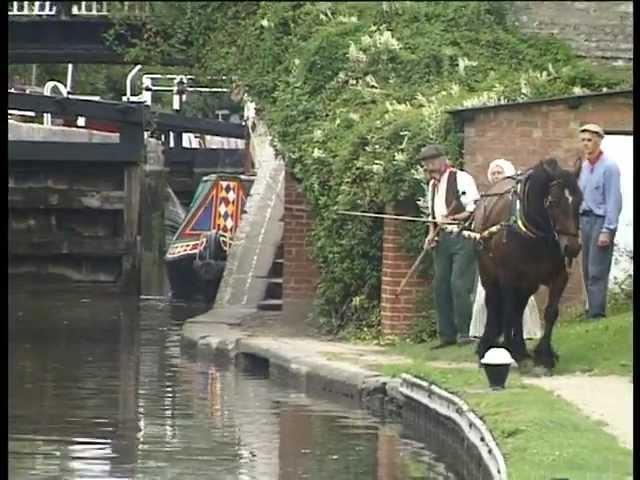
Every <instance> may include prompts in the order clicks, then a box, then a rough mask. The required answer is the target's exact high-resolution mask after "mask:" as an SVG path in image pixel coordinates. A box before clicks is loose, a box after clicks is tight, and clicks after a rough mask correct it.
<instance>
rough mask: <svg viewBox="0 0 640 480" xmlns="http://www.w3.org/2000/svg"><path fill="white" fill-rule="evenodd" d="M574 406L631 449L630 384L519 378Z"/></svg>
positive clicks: (586, 378)
mask: <svg viewBox="0 0 640 480" xmlns="http://www.w3.org/2000/svg"><path fill="white" fill-rule="evenodd" d="M522 380H523V381H524V382H526V383H529V384H531V385H538V386H540V387H542V388H546V389H547V390H550V391H552V392H554V393H555V394H556V395H558V396H560V397H562V398H564V399H565V400H568V401H569V402H571V403H573V404H574V405H576V406H577V407H578V408H579V409H580V410H581V411H582V412H583V413H584V414H585V415H587V416H589V417H591V418H593V419H596V420H600V421H602V422H603V423H604V424H606V426H605V427H604V429H605V430H606V431H608V432H609V433H611V434H613V435H615V436H616V438H618V440H619V441H620V443H621V444H622V445H623V446H625V447H626V448H629V449H633V383H631V379H630V378H628V377H622V376H618V375H609V376H605V377H595V376H589V375H578V374H576V375H558V376H554V377H540V378H523V379H522Z"/></svg>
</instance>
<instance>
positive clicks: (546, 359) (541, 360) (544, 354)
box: [533, 269, 569, 373]
mask: <svg viewBox="0 0 640 480" xmlns="http://www.w3.org/2000/svg"><path fill="white" fill-rule="evenodd" d="M568 280H569V274H568V273H567V271H566V270H565V269H563V270H562V273H561V274H560V275H558V277H556V279H555V280H554V281H553V282H552V283H551V285H550V286H549V296H548V299H547V306H546V308H545V309H544V334H543V335H542V338H541V339H540V341H539V342H538V344H537V345H536V348H535V349H534V351H533V354H534V362H535V364H536V365H542V366H543V367H544V368H546V369H547V372H548V373H551V370H552V369H553V368H554V367H555V366H556V363H557V361H558V359H559V357H558V354H557V353H556V352H554V351H553V348H552V347H551V334H552V333H553V327H554V326H555V323H556V320H557V319H558V313H559V308H558V305H559V303H560V298H561V297H562V294H563V293H564V289H565V287H566V286H567V282H568Z"/></svg>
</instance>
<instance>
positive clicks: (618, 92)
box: [447, 88, 633, 114]
mask: <svg viewBox="0 0 640 480" xmlns="http://www.w3.org/2000/svg"><path fill="white" fill-rule="evenodd" d="M621 94H633V89H632V88H629V89H623V90H608V91H606V92H595V93H583V94H580V95H569V96H565V97H551V98H539V99H534V100H525V101H523V102H510V103H498V104H493V105H477V106H475V107H466V108H455V109H452V110H447V113H451V114H456V113H462V112H472V111H475V110H487V109H490V108H506V107H515V106H519V105H531V104H537V103H553V102H567V101H569V102H571V101H573V102H576V101H579V100H580V99H583V98H591V97H603V96H612V95H621Z"/></svg>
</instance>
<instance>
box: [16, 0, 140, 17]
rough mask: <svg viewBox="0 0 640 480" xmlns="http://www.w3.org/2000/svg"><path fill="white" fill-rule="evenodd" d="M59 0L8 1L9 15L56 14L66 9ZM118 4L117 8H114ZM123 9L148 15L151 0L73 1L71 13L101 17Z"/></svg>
mask: <svg viewBox="0 0 640 480" xmlns="http://www.w3.org/2000/svg"><path fill="white" fill-rule="evenodd" d="M58 3H59V2H8V4H9V16H56V15H60V14H61V13H62V11H63V10H64V9H62V8H60V6H59V5H57V4H58ZM114 6H116V7H117V8H113V7H114ZM115 10H121V11H122V12H124V13H125V14H129V15H146V14H148V13H150V11H151V5H150V3H149V2H72V4H71V11H70V13H71V15H73V16H78V17H100V16H106V15H109V14H111V13H114V11H115Z"/></svg>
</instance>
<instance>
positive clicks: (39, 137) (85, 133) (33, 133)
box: [9, 120, 120, 143]
mask: <svg viewBox="0 0 640 480" xmlns="http://www.w3.org/2000/svg"><path fill="white" fill-rule="evenodd" d="M20 140H23V141H26V140H32V141H38V142H78V143H81V142H88V143H118V142H119V141H120V134H118V133H107V132H96V131H94V130H87V129H84V128H70V127H58V126H50V127H45V126H44V125H39V124H37V123H21V122H16V121H15V120H9V141H10V142H11V141H20Z"/></svg>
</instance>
